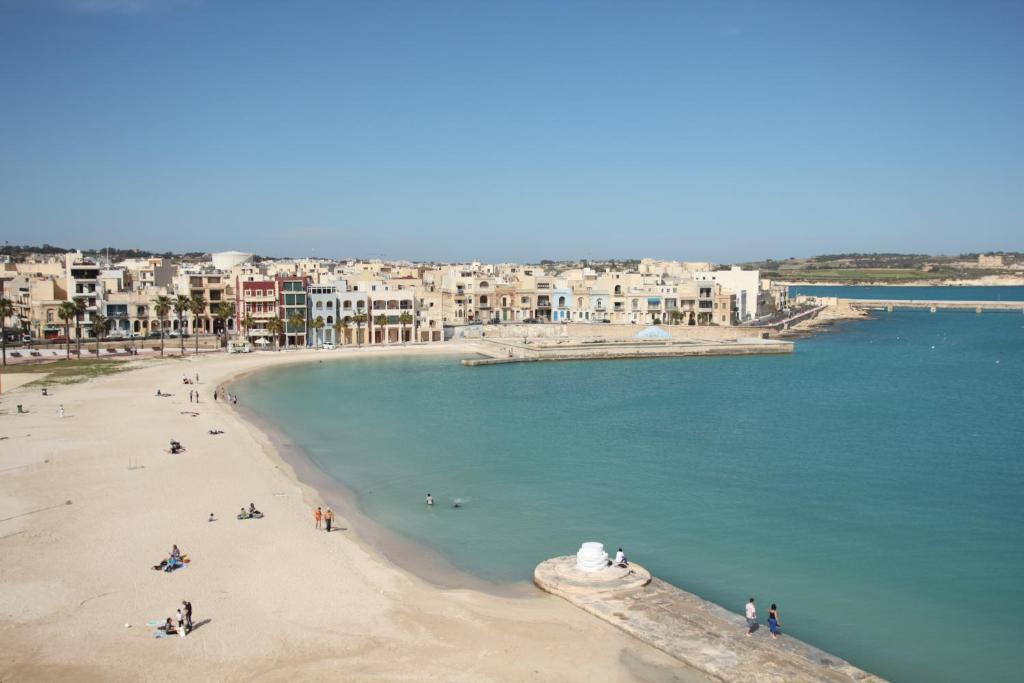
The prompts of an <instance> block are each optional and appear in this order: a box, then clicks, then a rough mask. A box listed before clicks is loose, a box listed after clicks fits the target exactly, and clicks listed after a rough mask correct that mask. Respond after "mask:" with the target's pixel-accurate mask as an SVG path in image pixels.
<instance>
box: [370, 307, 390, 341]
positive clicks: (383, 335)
mask: <svg viewBox="0 0 1024 683" xmlns="http://www.w3.org/2000/svg"><path fill="white" fill-rule="evenodd" d="M373 324H374V325H377V326H378V327H380V343H381V344H384V343H386V342H387V340H388V329H387V324H388V317H387V316H386V315H384V314H383V313H381V314H380V315H378V316H377V317H375V318H374V319H373Z"/></svg>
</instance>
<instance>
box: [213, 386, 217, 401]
mask: <svg viewBox="0 0 1024 683" xmlns="http://www.w3.org/2000/svg"><path fill="white" fill-rule="evenodd" d="M213 402H214V403H216V402H217V390H216V389H214V390H213Z"/></svg>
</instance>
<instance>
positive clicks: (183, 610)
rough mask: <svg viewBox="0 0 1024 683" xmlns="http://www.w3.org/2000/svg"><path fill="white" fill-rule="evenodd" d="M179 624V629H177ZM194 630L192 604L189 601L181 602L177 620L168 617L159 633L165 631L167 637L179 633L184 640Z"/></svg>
mask: <svg viewBox="0 0 1024 683" xmlns="http://www.w3.org/2000/svg"><path fill="white" fill-rule="evenodd" d="M175 622H177V627H175ZM191 630H192V603H191V602H189V601H188V600H182V601H181V607H179V608H178V611H177V613H176V614H175V618H174V619H172V618H171V617H167V621H165V622H164V623H163V624H162V625H161V626H160V627H159V628H157V631H163V632H164V633H166V634H167V635H169V636H171V635H174V634H175V633H177V634H178V635H179V636H181V637H182V638H184V637H185V636H186V635H188V634H189V632H190V631H191Z"/></svg>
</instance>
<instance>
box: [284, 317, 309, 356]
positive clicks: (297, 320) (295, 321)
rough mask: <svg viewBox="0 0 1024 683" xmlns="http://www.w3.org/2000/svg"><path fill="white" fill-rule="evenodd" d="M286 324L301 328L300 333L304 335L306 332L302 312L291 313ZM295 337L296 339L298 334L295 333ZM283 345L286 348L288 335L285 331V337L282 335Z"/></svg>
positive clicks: (304, 318)
mask: <svg viewBox="0 0 1024 683" xmlns="http://www.w3.org/2000/svg"><path fill="white" fill-rule="evenodd" d="M288 324H289V325H291V326H292V327H300V328H302V333H303V334H305V332H306V316H305V314H304V313H303V312H302V311H299V310H296V311H295V312H294V313H292V314H291V315H290V316H288ZM295 335H296V337H298V335H299V333H298V332H296V333H295ZM284 345H285V347H286V348H287V346H288V333H287V331H286V332H285V335H284Z"/></svg>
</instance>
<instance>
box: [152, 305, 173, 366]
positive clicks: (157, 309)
mask: <svg viewBox="0 0 1024 683" xmlns="http://www.w3.org/2000/svg"><path fill="white" fill-rule="evenodd" d="M171 305H172V302H171V298H170V297H169V296H158V297H157V298H155V299H153V312H154V313H156V318H157V320H158V321H160V355H161V356H162V355H164V329H165V327H166V325H165V323H166V322H167V316H168V315H169V314H170V312H171Z"/></svg>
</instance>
